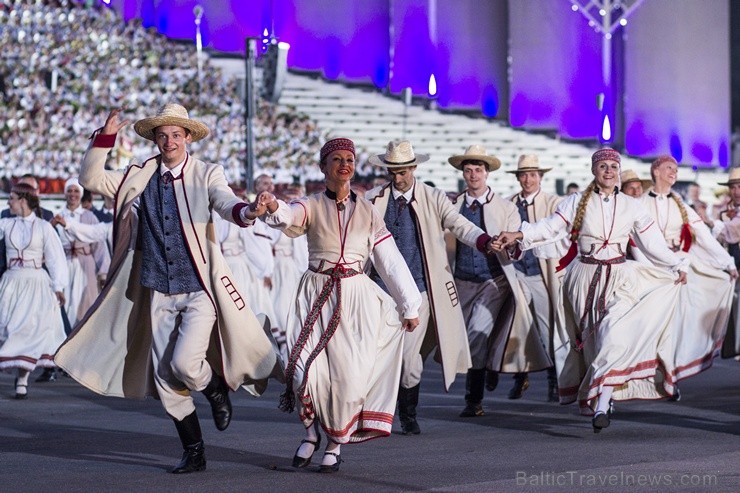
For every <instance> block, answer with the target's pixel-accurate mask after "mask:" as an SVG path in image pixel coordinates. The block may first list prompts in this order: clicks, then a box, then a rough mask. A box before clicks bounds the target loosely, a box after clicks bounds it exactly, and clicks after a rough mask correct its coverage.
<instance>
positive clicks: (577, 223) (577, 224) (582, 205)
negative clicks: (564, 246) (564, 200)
mask: <svg viewBox="0 0 740 493" xmlns="http://www.w3.org/2000/svg"><path fill="white" fill-rule="evenodd" d="M595 188H596V181H595V180H594V181H592V182H591V183H589V184H588V186H587V187H586V190H584V191H583V195H582V196H581V200H580V201H579V202H578V207H577V208H576V217H575V219H573V227H572V228H571V230H570V241H573V242H575V241H576V240H577V239H578V233H579V232H580V230H581V226H582V225H583V216H584V215H585V214H586V206H587V205H588V201H589V199H590V198H591V194H592V193H593V191H594V189H595Z"/></svg>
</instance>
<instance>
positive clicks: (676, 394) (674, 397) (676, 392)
mask: <svg viewBox="0 0 740 493" xmlns="http://www.w3.org/2000/svg"><path fill="white" fill-rule="evenodd" d="M668 400H669V401H671V402H678V401H680V400H681V391H680V390H678V386H676V387H674V388H673V395H672V396H670V397H669V398H668Z"/></svg>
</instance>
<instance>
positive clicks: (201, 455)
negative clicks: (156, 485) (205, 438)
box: [170, 441, 206, 474]
mask: <svg viewBox="0 0 740 493" xmlns="http://www.w3.org/2000/svg"><path fill="white" fill-rule="evenodd" d="M205 470H206V450H205V447H204V446H203V442H202V441H201V442H199V443H196V444H195V445H188V446H187V447H185V451H184V452H183V453H182V460H181V461H180V463H179V464H178V465H176V466H175V467H174V468H172V469H170V472H171V473H172V474H187V473H190V472H198V471H205Z"/></svg>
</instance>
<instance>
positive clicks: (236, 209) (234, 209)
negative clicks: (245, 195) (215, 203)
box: [231, 202, 254, 228]
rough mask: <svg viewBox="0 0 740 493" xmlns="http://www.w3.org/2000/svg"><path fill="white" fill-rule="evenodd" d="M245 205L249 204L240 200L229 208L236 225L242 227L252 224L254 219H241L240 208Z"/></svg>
mask: <svg viewBox="0 0 740 493" xmlns="http://www.w3.org/2000/svg"><path fill="white" fill-rule="evenodd" d="M245 207H249V204H247V203H246V202H240V203H238V204H236V205H235V206H234V207H232V208H231V217H232V218H233V219H234V222H235V223H236V224H237V226H240V227H242V228H247V227H249V226H252V225H253V224H254V221H253V222H251V223H248V222H245V221H242V209H244V208H245Z"/></svg>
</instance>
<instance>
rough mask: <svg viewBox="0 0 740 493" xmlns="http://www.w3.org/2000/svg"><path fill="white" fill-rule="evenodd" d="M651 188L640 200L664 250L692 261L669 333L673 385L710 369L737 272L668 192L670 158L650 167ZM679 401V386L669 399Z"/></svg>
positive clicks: (674, 171) (673, 168)
mask: <svg viewBox="0 0 740 493" xmlns="http://www.w3.org/2000/svg"><path fill="white" fill-rule="evenodd" d="M650 174H651V176H652V179H653V183H654V185H653V187H652V189H650V191H649V192H648V193H646V194H644V195H643V196H642V197H641V199H640V200H641V201H642V204H643V205H644V206H645V208H646V209H647V210H648V212H649V213H650V215H651V216H652V218H653V219H654V220H655V222H656V224H657V225H658V228H659V229H660V232H661V234H662V235H663V238H664V239H665V241H666V244H667V245H668V247H669V248H671V249H672V250H673V251H675V252H676V253H677V254H678V255H679V256H681V257H682V258H688V259H690V261H691V264H690V267H689V270H688V283H687V285H686V286H684V287H683V289H682V290H681V297H680V300H679V303H678V305H677V307H676V309H677V316H676V317H675V318H674V321H675V325H676V327H675V328H674V331H673V334H672V336H673V337H672V342H673V344H674V348H673V358H674V360H673V361H671V362H669V364H670V365H672V366H670V367H671V368H674V369H675V370H674V371H673V372H672V374H670V375H667V376H666V378H670V379H672V380H673V382H674V383H676V382H678V381H680V380H682V379H684V378H688V377H690V376H692V375H696V374H697V373H699V372H701V371H703V370H705V369H707V368H709V367H710V366H711V365H712V361H713V360H714V358H715V357H716V356H717V355H718V354H719V352H720V347H721V345H722V339H723V337H724V336H725V332H726V330H727V323H728V319H729V316H730V310H731V307H732V298H733V293H734V285H735V279H737V277H738V274H737V269H736V267H735V261H734V259H733V258H732V257H731V256H730V254H729V253H727V251H726V250H725V249H724V248H723V247H722V245H720V244H719V242H718V241H717V240H716V239H715V238H714V237H713V236H712V233H711V232H710V231H709V228H707V226H706V225H705V224H704V222H703V221H702V219H701V217H699V215H698V214H697V213H696V211H694V209H692V208H691V207H689V206H687V205H686V204H685V203H684V201H683V199H681V197H680V196H679V195H678V193H676V192H674V191H672V187H673V185H674V184H675V183H676V179H677V176H678V162H677V161H676V159H675V158H674V157H673V156H669V155H665V156H659V157H658V158H657V159H656V160H655V161H653V163H652V165H651V166H650ZM679 398H680V393H679V392H678V387H676V391H675V393H674V395H673V399H674V400H678V399H679Z"/></svg>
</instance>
